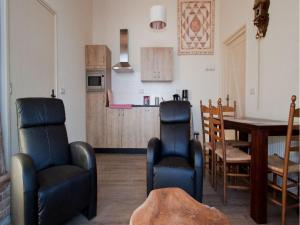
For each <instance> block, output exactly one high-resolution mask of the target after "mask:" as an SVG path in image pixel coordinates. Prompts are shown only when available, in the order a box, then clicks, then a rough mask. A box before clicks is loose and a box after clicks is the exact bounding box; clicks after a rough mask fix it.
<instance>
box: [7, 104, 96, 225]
mask: <svg viewBox="0 0 300 225" xmlns="http://www.w3.org/2000/svg"><path fill="white" fill-rule="evenodd" d="M16 106H17V116H18V128H19V145H20V152H21V153H18V154H16V155H14V156H13V157H12V164H11V166H12V168H11V182H12V192H11V197H12V201H11V204H12V223H13V224H15V225H21V224H22V225H32V224H41V225H48V224H49V225H56V224H62V223H63V222H65V221H67V220H69V219H70V218H72V217H73V216H75V215H77V214H79V213H83V214H84V215H85V216H86V217H87V218H88V219H91V218H93V217H95V216H96V210H97V172H96V159H95V154H94V152H93V149H92V147H91V146H90V145H89V144H87V143H84V142H73V143H71V144H69V143H68V137H67V132H66V127H65V124H64V123H65V109H64V104H63V102H62V100H60V99H51V98H23V99H18V100H17V101H16Z"/></svg>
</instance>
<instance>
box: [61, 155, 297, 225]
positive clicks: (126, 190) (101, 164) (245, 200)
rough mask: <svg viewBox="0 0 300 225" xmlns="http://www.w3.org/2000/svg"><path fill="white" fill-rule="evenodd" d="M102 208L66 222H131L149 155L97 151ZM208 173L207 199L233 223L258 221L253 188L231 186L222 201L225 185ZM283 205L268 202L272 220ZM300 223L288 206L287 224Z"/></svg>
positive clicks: (141, 192) (142, 195)
mask: <svg viewBox="0 0 300 225" xmlns="http://www.w3.org/2000/svg"><path fill="white" fill-rule="evenodd" d="M96 157H97V172H98V209H97V216H96V217H95V218H94V219H92V220H90V221H88V220H87V219H86V218H85V217H83V216H82V215H79V216H77V217H75V218H74V219H72V220H71V221H69V222H68V223H67V224H66V225H96V224H97V225H129V219H130V216H131V214H132V212H133V211H134V210H135V209H136V208H137V207H138V206H139V205H140V204H141V203H142V202H143V201H144V200H145V199H146V155H127V154H97V156H96ZM208 178H209V176H206V178H205V183H204V199H203V203H204V204H207V205H209V206H214V207H216V208H217V209H219V210H221V211H222V212H223V213H225V214H226V215H227V216H228V217H229V219H230V221H231V223H232V224H233V225H254V224H256V223H255V222H254V221H253V220H252V219H251V217H250V215H249V202H250V200H249V198H250V195H249V192H247V191H235V190H230V191H229V195H228V203H227V205H225V206H224V205H223V203H222V190H223V189H222V186H221V185H220V186H219V188H218V190H217V192H216V191H215V190H213V189H212V188H211V185H210V182H209V181H208V180H209V179H208ZM280 218H281V212H280V207H278V206H275V205H273V204H269V205H268V224H272V225H278V224H280ZM296 224H299V216H298V213H297V210H296V209H292V210H288V212H287V225H296Z"/></svg>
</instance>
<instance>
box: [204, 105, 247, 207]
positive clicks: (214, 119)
mask: <svg viewBox="0 0 300 225" xmlns="http://www.w3.org/2000/svg"><path fill="white" fill-rule="evenodd" d="M224 109H226V106H225V107H224V106H222V103H221V99H219V100H218V106H216V107H215V106H211V107H210V112H211V114H210V115H211V116H210V124H211V128H210V129H211V132H210V134H211V140H212V143H213V152H215V157H216V158H215V159H213V162H215V164H214V165H213V166H214V169H213V171H214V173H215V174H214V176H213V177H214V179H216V180H215V181H214V182H213V183H215V185H216V186H215V188H216V187H217V184H218V177H217V175H218V174H217V172H218V171H220V172H221V174H222V177H223V202H224V204H226V203H227V189H228V188H230V189H243V190H246V189H249V188H250V186H249V184H246V185H242V184H239V183H238V182H237V181H238V180H237V179H238V178H239V179H241V178H244V179H245V178H246V179H247V180H248V181H249V180H250V161H251V156H250V155H249V154H247V153H245V152H243V151H241V150H240V149H238V148H236V147H233V146H232V145H229V144H228V143H227V142H226V139H225V131H224V121H223V116H224V115H223V110H224ZM241 165H243V166H244V168H247V169H246V172H245V171H244V170H243V171H240V170H239V167H240V166H241ZM243 172H245V173H243ZM228 178H235V179H228ZM248 183H250V182H248Z"/></svg>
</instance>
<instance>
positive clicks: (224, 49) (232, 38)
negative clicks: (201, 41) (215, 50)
mask: <svg viewBox="0 0 300 225" xmlns="http://www.w3.org/2000/svg"><path fill="white" fill-rule="evenodd" d="M242 35H245V51H246V52H245V99H244V101H245V105H246V75H247V26H246V24H244V25H242V26H241V27H240V28H239V29H237V30H236V31H235V32H234V33H233V34H231V35H230V36H229V37H228V38H226V39H225V41H223V42H222V51H221V62H222V67H221V68H222V71H221V73H220V85H219V93H220V95H221V96H222V97H223V98H224V99H225V97H226V95H227V94H228V93H225V90H224V86H223V83H224V77H225V74H224V73H226V54H227V51H228V45H230V44H231V43H232V42H234V41H235V40H237V39H238V38H240V37H241V36H242ZM229 97H230V96H229ZM224 104H225V102H224ZM244 110H245V112H244V113H246V108H245V109H244Z"/></svg>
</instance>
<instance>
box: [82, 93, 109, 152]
mask: <svg viewBox="0 0 300 225" xmlns="http://www.w3.org/2000/svg"><path fill="white" fill-rule="evenodd" d="M104 128H105V94H104V92H88V93H87V95H86V136H87V142H88V143H89V144H90V145H92V146H93V147H94V148H103V147H105V130H104Z"/></svg>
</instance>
